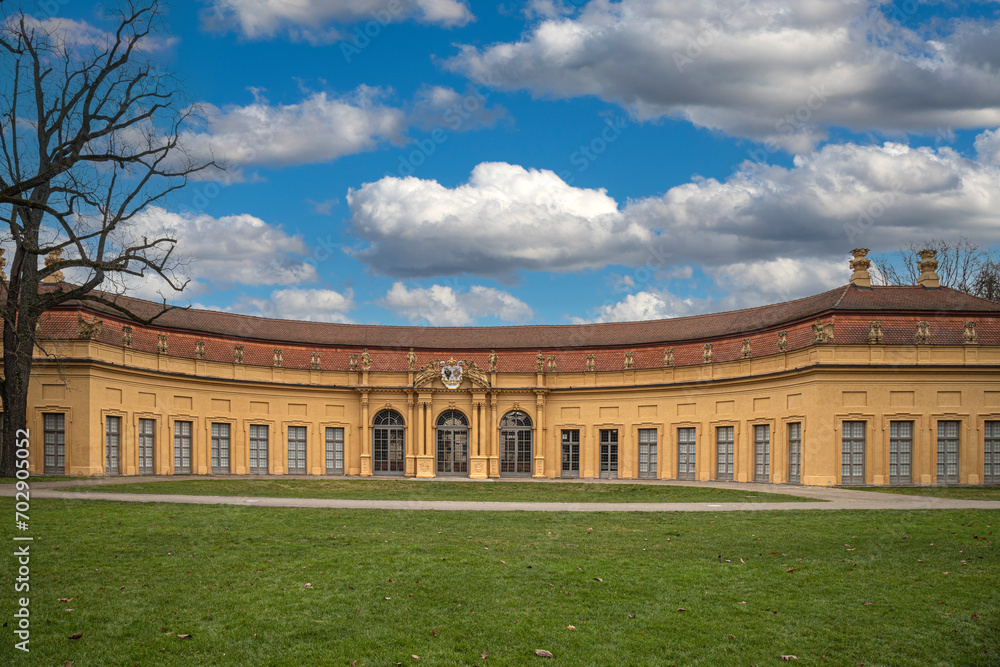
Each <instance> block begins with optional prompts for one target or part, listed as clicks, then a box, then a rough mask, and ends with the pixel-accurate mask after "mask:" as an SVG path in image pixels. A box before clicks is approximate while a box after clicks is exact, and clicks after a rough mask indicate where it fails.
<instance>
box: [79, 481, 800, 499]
mask: <svg viewBox="0 0 1000 667" xmlns="http://www.w3.org/2000/svg"><path fill="white" fill-rule="evenodd" d="M68 490H72V491H94V490H99V491H101V492H112V493H179V494H191V495H209V496H254V497H270V498H355V499H372V500H464V501H494V502H550V503H598V502H605V503H699V502H705V503H720V502H729V503H764V502H791V501H805V502H809V501H810V500H811V499H810V498H801V497H798V496H791V495H787V494H779V493H755V492H752V491H744V490H733V489H720V488H711V487H695V486H661V485H651V484H579V483H566V482H545V483H538V482H450V481H435V480H402V479H388V480H386V479H380V480H346V479H339V480H338V479H318V480H313V479H289V480H283V479H232V478H213V479H204V480H201V479H198V480H179V481H162V482H137V483H134V484H108V485H101V486H100V488H99V489H95V487H93V486H80V487H74V488H71V489H68Z"/></svg>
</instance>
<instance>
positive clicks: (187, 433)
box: [174, 421, 191, 475]
mask: <svg viewBox="0 0 1000 667" xmlns="http://www.w3.org/2000/svg"><path fill="white" fill-rule="evenodd" d="M174 474H175V475H190V474H191V422H182V421H175V422H174Z"/></svg>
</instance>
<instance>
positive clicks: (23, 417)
mask: <svg viewBox="0 0 1000 667" xmlns="http://www.w3.org/2000/svg"><path fill="white" fill-rule="evenodd" d="M37 262H38V260H37V259H36V257H35V255H32V254H29V253H24V252H23V251H22V250H21V248H18V249H17V251H16V252H15V254H14V261H13V266H12V267H11V278H10V283H9V284H8V285H6V287H7V290H6V292H7V293H6V294H5V295H4V296H5V297H6V299H5V303H4V304H3V315H4V318H3V372H4V378H3V383H2V385H0V399H2V400H3V443H2V450H0V477H13V476H14V474H15V471H16V468H15V460H16V459H15V457H16V451H15V450H16V448H17V441H18V440H19V439H20V438H18V437H17V435H18V433H17V432H18V430H20V429H24V428H26V427H27V422H28V383H29V381H30V379H31V366H32V363H33V361H34V358H33V355H34V351H35V327H36V326H37V324H38V317H39V314H38V269H37ZM22 264H24V265H25V266H24V268H23V269H22ZM30 442H31V448H32V449H33V450H34V456H36V457H37V456H44V449H43V444H42V434H41V433H32V434H31V438H30Z"/></svg>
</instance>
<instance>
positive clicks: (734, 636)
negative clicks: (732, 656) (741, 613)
mask: <svg viewBox="0 0 1000 667" xmlns="http://www.w3.org/2000/svg"><path fill="white" fill-rule="evenodd" d="M726 636H727V637H729V638H730V639H736V635H726Z"/></svg>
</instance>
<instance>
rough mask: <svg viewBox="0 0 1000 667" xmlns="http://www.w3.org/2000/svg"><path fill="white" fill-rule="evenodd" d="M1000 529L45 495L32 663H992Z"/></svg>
mask: <svg viewBox="0 0 1000 667" xmlns="http://www.w3.org/2000/svg"><path fill="white" fill-rule="evenodd" d="M0 509H2V511H3V513H4V516H8V517H9V516H11V515H12V514H13V502H12V500H11V499H9V498H3V499H0ZM998 519H1000V513H997V512H995V511H986V510H936V511H927V512H922V511H913V512H899V511H879V512H875V511H867V512H866V511H853V512H848V511H844V512H839V511H838V512H807V511H787V512H785V511H783V512H765V513H761V512H730V513H720V514H701V513H697V514H695V513H663V514H627V515H622V514H617V513H608V514H573V513H554V514H551V513H546V514H542V513H528V512H509V513H508V512H503V513H496V512H490V513H468V514H464V513H455V512H400V511H368V510H365V511H352V510H320V509H295V508H260V507H215V506H212V507H204V506H194V505H167V504H145V503H129V504H124V503H114V502H103V501H86V502H80V501H64V500H48V499H34V500H32V503H31V522H32V523H31V525H32V533H31V534H32V535H34V536H35V538H36V541H35V542H33V543H32V546H31V549H32V560H31V570H32V574H31V577H32V578H31V620H32V625H31V630H32V635H31V648H32V651H31V655H30V659H31V664H39V665H42V664H46V665H55V664H58V665H62V664H64V662H67V661H72V662H73V663H74V664H75V665H78V666H79V665H111V664H120V665H134V664H141V665H183V666H185V667H186V666H188V665H250V664H253V665H354V664H355V662H354V661H357V663H356V664H357V665H359V666H362V665H394V664H404V665H421V664H425V665H474V664H475V665H481V666H482V667H489V666H491V665H525V664H532V663H537V664H542V665H544V664H548V662H549V660H550V659H546V658H541V657H537V656H536V655H535V653H534V651H535V649H544V650H548V651H551V652H552V653H553V654H554V655H555V660H553V661H552V664H562V665H661V664H662V665H671V664H679V665H691V664H701V665H749V664H757V665H780V664H787V663H786V662H784V661H783V660H782V659H781V656H782V655H795V656H797V657H798V660H797V661H795V662H794V664H798V665H806V664H826V665H856V664H862V663H863V664H864V665H916V664H919V665H934V664H937V665H997V664H998V663H1000V553H998V548H997V544H996V537H995V536H994V532H995V527H994V524H995V523H997V520H998ZM3 525H4V526H5V528H4V529H3V531H0V537H2V538H3V539H4V540H5V543H6V544H8V545H9V544H12V542H11V541H10V537H11V535H10V532H11V528H10V525H11V522H10V521H4V522H3ZM591 529H593V530H591ZM720 559H721V562H720ZM4 563H5V567H6V568H7V572H8V573H10V572H12V571H13V565H12V563H13V559H12V558H11V556H9V555H6V556H4ZM12 576H13V575H9V576H8V581H9V580H10V579H12ZM306 584H311V588H306ZM12 597H13V596H11V595H4V596H3V601H2V603H0V607H2V609H0V613H2V614H3V617H4V618H5V619H11V618H12V614H13V611H14V610H13V606H12V600H11V598H12ZM59 598H71V600H69V601H67V602H64V601H60V600H59ZM68 610H72V611H68ZM567 626H574V627H575V629H569V628H568V627H567ZM75 633H82V637H80V638H79V639H69V637H70V636H71V635H74V634H75ZM178 635H190V638H187V639H183V638H179V637H178ZM12 644H13V640H12V636H11V631H10V629H5V630H4V631H3V642H2V644H0V664H17V665H21V664H29V663H28V659H27V656H23V655H20V654H19V655H17V656H15V658H14V659H10V658H9V656H11V655H13V654H14V653H15V652H14V650H13V648H12ZM484 652H485V653H486V656H487V657H486V658H483V657H482V655H483V653H484ZM414 655H415V656H419V660H418V659H416V658H414V657H411V656H414Z"/></svg>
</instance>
